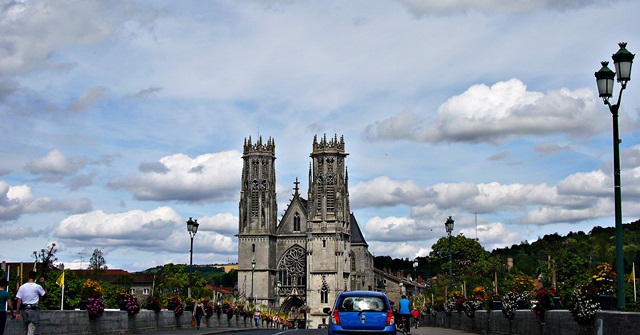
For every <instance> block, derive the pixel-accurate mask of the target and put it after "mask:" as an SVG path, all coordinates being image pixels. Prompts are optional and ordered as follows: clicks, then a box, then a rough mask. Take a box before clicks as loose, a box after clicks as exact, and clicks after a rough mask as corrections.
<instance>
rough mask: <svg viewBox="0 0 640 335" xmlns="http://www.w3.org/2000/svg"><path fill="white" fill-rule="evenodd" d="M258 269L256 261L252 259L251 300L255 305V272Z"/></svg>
mask: <svg viewBox="0 0 640 335" xmlns="http://www.w3.org/2000/svg"><path fill="white" fill-rule="evenodd" d="M255 269H256V260H255V259H252V260H251V300H252V301H253V304H254V305H255V303H256V301H255V299H254V298H253V270H255Z"/></svg>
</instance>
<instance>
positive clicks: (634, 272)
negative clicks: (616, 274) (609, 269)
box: [629, 263, 636, 283]
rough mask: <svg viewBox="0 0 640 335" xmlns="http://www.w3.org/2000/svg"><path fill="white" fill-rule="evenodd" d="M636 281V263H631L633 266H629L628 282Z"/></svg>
mask: <svg viewBox="0 0 640 335" xmlns="http://www.w3.org/2000/svg"><path fill="white" fill-rule="evenodd" d="M635 281H636V263H633V267H632V268H631V275H630V276H629V282H630V283H633V282H635Z"/></svg>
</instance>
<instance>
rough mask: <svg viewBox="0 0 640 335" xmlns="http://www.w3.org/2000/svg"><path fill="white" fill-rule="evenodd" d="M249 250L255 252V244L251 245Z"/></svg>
mask: <svg viewBox="0 0 640 335" xmlns="http://www.w3.org/2000/svg"><path fill="white" fill-rule="evenodd" d="M251 252H256V244H255V243H254V244H252V245H251Z"/></svg>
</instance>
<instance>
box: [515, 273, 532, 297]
mask: <svg viewBox="0 0 640 335" xmlns="http://www.w3.org/2000/svg"><path fill="white" fill-rule="evenodd" d="M511 289H512V290H513V291H514V292H518V293H522V292H529V291H532V290H533V278H531V276H527V275H519V276H515V277H514V278H513V282H512V283H511Z"/></svg>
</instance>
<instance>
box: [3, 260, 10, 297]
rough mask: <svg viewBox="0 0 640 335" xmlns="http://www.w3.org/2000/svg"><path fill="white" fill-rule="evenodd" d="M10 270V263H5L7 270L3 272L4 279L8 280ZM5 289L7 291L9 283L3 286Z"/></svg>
mask: <svg viewBox="0 0 640 335" xmlns="http://www.w3.org/2000/svg"><path fill="white" fill-rule="evenodd" d="M10 271H11V265H9V264H7V272H6V273H5V274H4V279H5V280H6V281H7V283H8V282H9V272H10ZM4 290H5V291H7V292H9V284H7V287H5V288H4Z"/></svg>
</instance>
